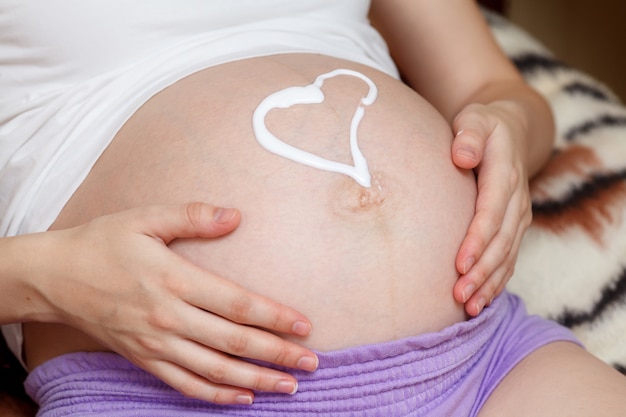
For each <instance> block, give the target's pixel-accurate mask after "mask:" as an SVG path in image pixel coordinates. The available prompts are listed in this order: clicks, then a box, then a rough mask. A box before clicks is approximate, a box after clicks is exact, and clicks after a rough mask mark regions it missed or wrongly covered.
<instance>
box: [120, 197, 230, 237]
mask: <svg viewBox="0 0 626 417" xmlns="http://www.w3.org/2000/svg"><path fill="white" fill-rule="evenodd" d="M129 215H131V216H133V223H134V224H135V225H136V226H135V228H136V229H137V231H138V232H140V233H143V234H145V235H149V236H154V237H157V238H159V239H161V240H162V241H164V242H165V243H169V242H171V241H172V240H174V239H176V238H193V237H205V238H211V237H218V236H222V235H224V234H227V233H229V232H231V231H232V230H233V229H234V228H235V227H237V225H238V224H239V222H240V220H241V214H240V213H239V211H238V210H236V209H233V208H222V207H215V206H212V205H210V204H205V203H187V204H180V205H170V206H167V205H163V206H151V207H145V208H141V209H136V210H130V211H129Z"/></svg>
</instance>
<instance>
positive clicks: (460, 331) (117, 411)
mask: <svg viewBox="0 0 626 417" xmlns="http://www.w3.org/2000/svg"><path fill="white" fill-rule="evenodd" d="M416 319H417V320H419V318H416ZM554 341H572V342H575V343H578V342H577V341H576V339H575V338H574V336H573V335H572V334H571V333H570V332H569V330H567V329H565V328H563V327H561V326H559V325H557V324H556V323H553V322H550V321H547V320H544V319H542V318H540V317H537V316H529V315H528V314H527V313H526V309H525V307H524V305H523V304H522V302H521V301H520V300H519V299H518V298H517V297H516V296H514V295H511V294H508V293H504V294H503V295H501V296H500V297H498V298H497V299H496V300H495V301H494V302H493V303H492V305H491V306H490V307H488V308H486V309H485V310H484V312H483V313H481V315H480V316H479V317H476V318H473V319H472V320H469V321H466V322H462V323H457V324H455V325H453V326H450V327H447V328H445V329H444V330H442V331H440V332H437V333H429V334H423V335H419V336H416V337H411V338H406V339H402V340H398V341H392V342H387V343H382V344H377V345H368V346H360V347H355V348H349V349H345V350H341V351H334V352H326V353H320V354H319V359H320V368H319V369H318V370H317V371H316V372H314V373H311V374H309V373H306V372H295V373H294V375H295V376H296V377H297V378H298V380H299V390H298V393H297V394H295V395H293V396H289V395H281V394H268V393H257V394H256V396H255V402H254V404H253V405H251V406H218V405H213V404H209V403H205V402H202V401H198V400H192V399H188V398H185V397H183V396H182V395H180V394H179V393H178V392H176V391H175V390H173V389H171V388H170V387H168V386H167V385H165V384H163V383H162V382H161V381H159V380H158V379H156V378H155V377H153V376H152V375H150V374H148V373H146V372H144V371H142V370H141V369H139V368H137V367H135V366H134V365H132V364H131V363H129V362H128V361H126V360H125V359H124V358H122V357H120V356H118V355H116V354H113V353H75V354H68V355H64V356H60V357H58V358H55V359H52V360H50V361H48V362H46V363H44V364H43V365H41V366H39V367H37V368H36V369H35V370H33V372H32V373H31V374H30V375H29V376H28V379H27V380H26V383H25V385H26V390H27V392H28V393H29V394H30V396H31V397H32V398H33V399H34V400H35V401H36V402H37V403H38V404H39V405H40V407H41V408H40V411H39V414H38V415H39V416H41V417H53V416H67V415H71V416H87V415H88V416H146V417H147V416H150V417H159V416H168V417H169V416H272V417H276V416H316V417H317V416H332V417H347V416H358V417H370V416H372V417H373V416H380V417H395V416H429V417H438V416H442V417H444V416H445V417H451V416H463V417H466V416H475V415H476V414H477V413H478V411H479V410H480V408H481V407H482V406H483V404H484V403H485V401H486V400H487V398H488V397H489V395H490V394H491V393H492V392H493V390H494V389H495V387H496V386H497V385H498V383H499V382H500V381H501V380H502V378H504V377H505V376H506V375H507V373H508V372H509V371H510V370H511V369H512V368H513V367H514V366H515V365H516V364H517V363H519V361H520V360H522V359H523V358H524V357H526V356H527V355H528V354H530V353H531V352H533V351H534V350H536V349H538V348H539V347H541V346H543V345H545V344H547V343H550V342H554Z"/></svg>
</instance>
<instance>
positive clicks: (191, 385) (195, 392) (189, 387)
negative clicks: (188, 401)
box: [176, 378, 202, 398]
mask: <svg viewBox="0 0 626 417" xmlns="http://www.w3.org/2000/svg"><path fill="white" fill-rule="evenodd" d="M176 390H177V391H178V392H180V393H181V394H183V395H184V396H185V397H187V398H200V394H201V392H202V383H201V382H200V381H198V380H197V379H195V378H188V379H186V380H185V381H184V382H182V383H181V384H179V386H178V387H177V388H176Z"/></svg>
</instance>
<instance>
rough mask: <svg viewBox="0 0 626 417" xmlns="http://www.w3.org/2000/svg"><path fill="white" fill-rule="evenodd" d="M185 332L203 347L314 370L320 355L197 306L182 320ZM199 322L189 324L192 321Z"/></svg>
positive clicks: (284, 365) (276, 363) (289, 366)
mask: <svg viewBox="0 0 626 417" xmlns="http://www.w3.org/2000/svg"><path fill="white" fill-rule="evenodd" d="M183 322H184V323H189V324H184V325H182V326H184V328H183V329H182V331H183V332H184V333H183V334H184V335H185V336H186V337H188V338H190V339H192V340H194V341H196V342H198V343H199V344H201V345H204V346H210V347H211V348H213V349H215V350H217V351H220V352H225V353H228V354H230V355H234V356H238V357H242V358H248V359H255V360H260V361H264V362H268V363H272V364H275V365H279V366H283V367H288V368H294V369H296V368H297V369H301V370H304V371H309V372H312V371H314V370H316V369H317V366H318V359H317V356H316V355H315V354H314V353H313V352H311V351H310V350H309V349H306V348H304V347H302V346H300V345H298V344H296V343H293V342H290V341H287V340H284V339H282V338H280V337H278V336H276V335H274V334H272V333H268V332H266V331H263V330H260V329H257V328H254V327H249V326H243V325H240V324H235V323H233V322H231V321H228V320H225V319H223V318H222V317H219V316H215V315H213V314H209V313H207V312H205V311H202V310H199V309H195V312H194V313H193V314H192V315H187V316H186V317H185V320H184V321H183ZM194 323H195V324H196V325H195V326H190V324H194Z"/></svg>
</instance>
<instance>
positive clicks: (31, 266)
mask: <svg viewBox="0 0 626 417" xmlns="http://www.w3.org/2000/svg"><path fill="white" fill-rule="evenodd" d="M51 240H52V239H51V236H48V235H47V233H37V234H28V235H21V236H15V237H7V238H2V239H0V322H2V323H15V322H28V321H55V319H56V317H55V314H54V312H53V309H52V308H51V305H50V304H49V303H48V302H47V300H46V299H45V297H43V294H44V291H42V287H43V282H44V281H45V280H46V279H47V276H48V275H49V273H50V269H51V266H52V265H54V262H55V261H58V259H56V260H55V259H54V258H55V257H54V255H52V254H51V253H50V249H51V248H53V247H54V244H53V242H52V241H51Z"/></svg>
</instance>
